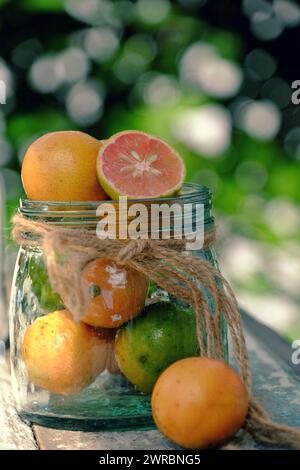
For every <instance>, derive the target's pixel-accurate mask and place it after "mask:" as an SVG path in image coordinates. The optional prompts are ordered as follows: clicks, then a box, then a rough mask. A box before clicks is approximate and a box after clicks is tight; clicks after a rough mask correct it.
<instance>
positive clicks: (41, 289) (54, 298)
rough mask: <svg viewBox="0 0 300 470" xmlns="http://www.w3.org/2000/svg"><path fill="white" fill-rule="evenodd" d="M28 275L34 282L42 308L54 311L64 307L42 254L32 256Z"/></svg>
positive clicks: (34, 288)
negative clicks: (49, 275)
mask: <svg viewBox="0 0 300 470" xmlns="http://www.w3.org/2000/svg"><path fill="white" fill-rule="evenodd" d="M28 275H29V278H30V279H31V282H32V291H33V293H34V295H35V297H36V298H37V301H38V303H39V306H40V308H41V309H42V310H44V311H45V312H53V311H55V310H61V309H63V308H64V304H63V301H62V300H61V298H60V296H59V295H58V294H57V293H56V292H55V291H54V290H53V289H52V287H51V284H50V281H49V277H48V272H47V267H46V264H45V261H44V259H43V258H42V257H41V256H32V257H31V258H30V260H29V264H28Z"/></svg>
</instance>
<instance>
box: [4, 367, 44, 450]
mask: <svg viewBox="0 0 300 470" xmlns="http://www.w3.org/2000/svg"><path fill="white" fill-rule="evenodd" d="M37 448H38V447H37V444H36V441H35V437H34V434H33V432H32V429H31V427H30V425H28V424H25V423H24V422H23V421H22V420H21V419H20V418H19V417H18V415H17V413H16V411H15V409H14V407H13V399H12V393H11V385H10V377H9V372H8V368H7V365H6V363H5V362H4V360H3V359H2V360H1V361H0V450H37Z"/></svg>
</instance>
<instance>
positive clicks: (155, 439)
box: [34, 331, 300, 450]
mask: <svg viewBox="0 0 300 470" xmlns="http://www.w3.org/2000/svg"><path fill="white" fill-rule="evenodd" d="M246 338H247V344H248V349H249V354H250V361H251V365H252V368H253V371H254V393H255V396H256V397H257V398H258V399H259V400H260V401H261V402H262V403H263V404H264V405H265V406H266V408H267V410H268V411H269V412H270V414H271V415H272V416H273V418H274V419H276V420H278V421H279V422H284V423H286V424H289V425H293V426H298V427H300V414H299V405H300V384H299V382H298V381H297V380H296V377H295V376H293V374H292V373H291V370H290V369H289V366H288V364H286V363H285V362H284V361H282V358H280V357H279V356H277V355H276V351H272V352H271V349H270V348H269V347H266V346H265V345H264V341H262V338H261V337H257V335H255V334H253V333H252V334H251V333H250V332H249V331H247V332H246ZM269 346H270V345H269ZM34 431H35V434H36V438H37V440H38V443H39V446H40V448H41V449H57V450H59V449H61V450H64V449H78V450H79V449H82V450H83V449H97V450H115V449H122V450H126V449H141V450H158V449H159V450H165V449H174V448H176V447H175V446H174V445H173V444H171V443H170V442H169V441H168V440H166V439H165V438H164V437H163V436H162V435H161V434H160V433H159V432H158V431H138V432H135V431H130V432H97V433H94V432H93V433H82V432H76V431H75V432H74V431H60V430H55V429H46V428H42V427H40V426H35V427H34ZM231 444H232V445H233V446H237V447H238V448H242V449H258V448H262V447H261V446H257V445H256V444H255V443H254V442H253V440H252V438H251V437H250V436H248V435H245V434H240V435H238V436H237V437H236V439H235V440H234V441H233V442H232V443H231Z"/></svg>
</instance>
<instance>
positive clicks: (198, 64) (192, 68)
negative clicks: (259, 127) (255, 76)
mask: <svg viewBox="0 0 300 470" xmlns="http://www.w3.org/2000/svg"><path fill="white" fill-rule="evenodd" d="M180 69H181V75H182V77H183V79H184V80H185V81H186V82H188V83H191V84H193V85H196V86H197V87H199V88H200V89H201V90H203V91H204V92H206V93H207V94H208V95H210V96H214V97H216V98H229V97H232V96H234V95H235V94H236V93H237V91H238V90H239V88H240V86H241V83H242V78H243V77H242V71H241V69H240V67H239V66H238V65H237V64H235V63H233V62H231V61H229V60H227V59H223V58H222V57H220V56H219V54H218V52H217V50H216V49H215V48H214V47H213V46H211V45H209V44H207V43H196V44H193V45H192V46H190V47H189V48H188V49H187V50H186V52H185V53H184V55H183V57H182V60H181V64H180Z"/></svg>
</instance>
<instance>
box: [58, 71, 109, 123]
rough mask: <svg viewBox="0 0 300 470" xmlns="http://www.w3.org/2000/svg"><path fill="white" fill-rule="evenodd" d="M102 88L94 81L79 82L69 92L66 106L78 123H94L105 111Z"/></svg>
mask: <svg viewBox="0 0 300 470" xmlns="http://www.w3.org/2000/svg"><path fill="white" fill-rule="evenodd" d="M102 93H103V92H102V90H101V88H100V87H99V86H97V84H96V83H94V82H93V81H91V80H90V81H87V82H83V83H77V84H76V85H74V86H73V87H72V88H71V89H70V91H69V92H68V94H67V98H66V107H67V111H68V113H69V115H70V116H71V118H72V119H73V120H74V121H75V122H76V123H78V124H81V125H85V126H87V125H91V124H94V123H95V122H96V121H97V120H98V119H99V118H100V117H101V115H102V112H103V94H102Z"/></svg>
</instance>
